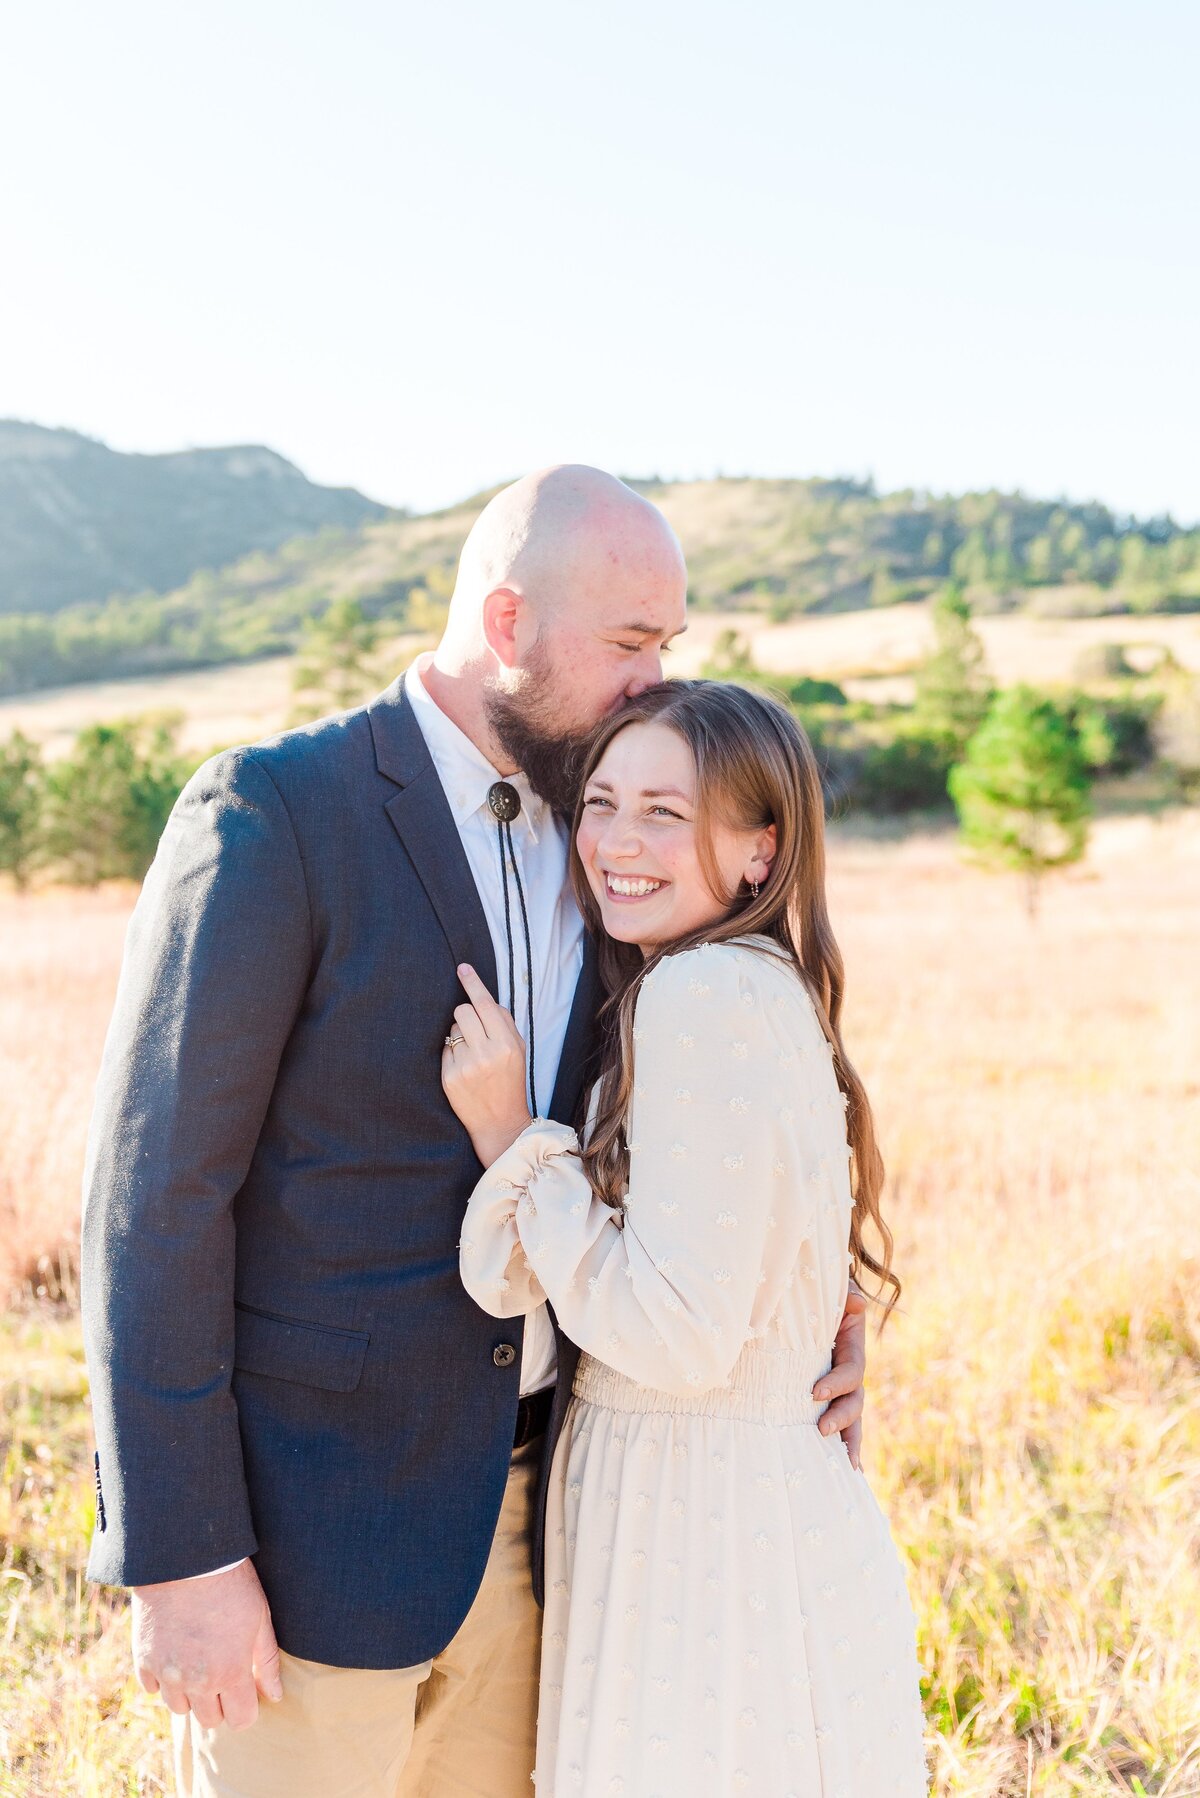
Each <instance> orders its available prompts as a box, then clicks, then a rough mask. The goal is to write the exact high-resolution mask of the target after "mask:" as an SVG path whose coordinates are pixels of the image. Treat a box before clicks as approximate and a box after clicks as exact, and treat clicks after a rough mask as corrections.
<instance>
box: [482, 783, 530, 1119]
mask: <svg viewBox="0 0 1200 1798" xmlns="http://www.w3.org/2000/svg"><path fill="white" fill-rule="evenodd" d="M488 808H489V810H490V811H491V814H492V816H493V817H494V818H495V820H496V826H497V834H498V836H499V838H500V876H501V881H502V884H503V887H504V935H505V939H506V941H507V943H508V995H509V997H508V1003H509V1010H510V1011H511V1012H512V1014H513V1016H514V1017H515V1016H516V1011H517V993H516V965H515V957H514V950H513V933H512V908H511V906H510V904H509V898H508V864H509V862H510V861H511V863H512V871H513V878H514V880H515V881H516V883H517V899H518V901H519V903H520V906H521V928H522V931H523V933H524V937H525V972H526V976H527V986H528V1007H527V1016H528V1029H529V1037H528V1041H529V1113H530V1116H531V1117H537V1116H538V1108H537V1076H536V1073H535V1071H534V1053H533V942H532V940H531V938H530V934H529V913H528V910H527V909H526V905H525V888H524V886H523V885H522V883H521V870H520V868H519V866H518V865H517V850H516V845H515V844H514V842H513V834H512V826H513V819H514V818H516V817H517V816H519V814H520V810H521V796H520V794H519V793H518V792H517V789H516V788H515V787H514V786H512V785H510V783H509V782H508V781H506V780H498V781H496V782H495V783H494V784H493V785H492V786H490V787H489V788H488ZM506 849H507V854H506V853H505V851H506Z"/></svg>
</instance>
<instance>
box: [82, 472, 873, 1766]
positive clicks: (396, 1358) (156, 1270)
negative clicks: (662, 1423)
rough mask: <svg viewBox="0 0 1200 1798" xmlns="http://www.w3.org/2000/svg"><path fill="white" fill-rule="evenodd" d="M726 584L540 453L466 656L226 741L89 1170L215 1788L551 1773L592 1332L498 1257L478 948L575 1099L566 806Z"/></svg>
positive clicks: (622, 498) (134, 1478)
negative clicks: (489, 1257)
mask: <svg viewBox="0 0 1200 1798" xmlns="http://www.w3.org/2000/svg"><path fill="white" fill-rule="evenodd" d="M685 594H686V574H685V569H684V564H683V558H682V555H681V553H680V550H679V546H678V544H677V542H676V540H675V538H674V535H673V534H672V532H671V530H670V528H669V526H668V525H667V523H666V520H665V519H664V518H663V517H662V515H661V513H659V512H658V511H657V510H656V508H655V507H653V506H652V505H650V504H648V503H647V502H646V501H645V500H643V499H641V498H640V497H639V496H638V495H637V494H635V493H633V492H632V491H631V490H630V489H629V488H627V487H625V486H623V485H622V484H621V483H620V482H619V481H616V480H614V479H612V477H610V476H608V475H604V474H601V473H599V472H598V471H596V470H594V469H587V468H581V467H561V468H555V469H550V470H547V471H544V472H543V473H541V474H538V475H533V476H530V477H528V478H527V479H525V480H522V481H519V482H517V483H516V484H515V485H514V486H512V487H510V488H508V489H506V490H505V491H504V492H502V493H500V494H499V495H497V497H496V498H495V499H494V500H492V502H491V503H490V504H489V505H488V507H487V508H486V509H485V510H484V512H483V514H482V515H481V517H480V518H479V520H478V522H477V523H476V525H475V527H474V529H473V530H472V532H471V534H470V536H469V538H468V540H467V543H466V546H465V548H464V551H463V556H462V561H461V565H460V568H459V574H458V580H457V583H456V586H455V591H454V597H453V600H452V603H451V607H450V616H449V620H448V624H447V629H446V633H445V636H444V638H443V640H442V642H441V644H440V645H439V647H438V649H437V651H436V653H435V654H434V656H433V657H432V658H428V657H427V658H423V659H422V661H421V662H420V663H419V664H418V665H417V666H416V667H414V668H413V669H410V670H409V672H408V674H407V675H406V676H405V677H404V678H403V679H402V680H401V681H398V682H397V683H395V685H393V686H392V687H391V688H389V689H388V690H387V691H386V692H385V693H384V694H382V695H381V696H380V698H379V699H377V700H376V701H374V702H373V703H372V704H371V705H369V706H367V707H364V708H363V709H361V710H359V711H355V712H351V713H348V714H345V715H343V716H340V717H336V718H332V719H327V720H325V721H323V722H321V723H319V724H317V725H314V726H312V727H310V728H308V729H306V730H302V731H294V732H290V733H288V734H287V735H285V736H283V737H280V738H276V739H274V740H273V741H271V742H268V743H264V744H259V745H257V746H256V747H254V748H251V749H240V750H233V751H230V752H229V753H227V754H225V755H222V756H218V757H217V758H216V759H215V760H214V761H212V762H210V763H208V764H207V765H206V766H205V767H204V768H202V769H201V770H200V771H199V773H198V774H197V775H196V776H195V777H194V779H193V780H192V781H191V782H190V784H189V786H188V788H187V789H186V791H185V792H184V794H183V795H182V796H181V798H180V801H179V804H178V805H177V807H176V809H175V812H174V814H173V815H172V818H171V821H170V823H169V825H168V827H167V830H166V832H165V834H164V837H163V842H162V845H161V848H160V850H159V854H158V857H157V859H156V861H155V865H154V867H153V869H152V870H151V872H150V875H149V876H148V878H147V881H146V886H145V889H144V891H143V894H142V897H141V899H140V901H139V904H138V907H137V910H136V912H135V914H134V919H133V922H132V924H131V927H130V935H129V942H128V947H127V952H126V959H125V966H124V969H123V971H122V977H121V984H120V988H119V991H118V996H117V1004H116V1010H115V1013H114V1018H113V1023H112V1027H111V1029H110V1033H109V1039H108V1043H107V1046H106V1049H105V1055H104V1063H103V1067H102V1070H101V1076H100V1083H99V1089H98V1094H97V1103H96V1113H95V1118H94V1121H93V1128H92V1134H91V1140H90V1147H89V1156H88V1167H87V1173H86V1198H85V1217H84V1282H85V1283H84V1320H85V1328H86V1332H87V1342H88V1359H89V1365H90V1368H91V1374H92V1384H93V1402H94V1409H95V1419H96V1438H97V1443H98V1453H97V1461H96V1477H97V1530H96V1536H95V1542H94V1546H93V1552H92V1558H91V1563H90V1569H89V1571H90V1573H91V1575H92V1577H94V1578H96V1579H99V1580H104V1581H107V1582H110V1583H116V1584H123V1585H128V1586H131V1587H132V1588H133V1590H134V1598H133V1612H134V1650H135V1658H136V1663H137V1668H138V1672H139V1676H140V1678H141V1679H142V1682H143V1684H144V1685H146V1686H147V1687H148V1689H150V1690H151V1691H161V1693H162V1695H163V1697H164V1699H165V1700H166V1702H167V1704H168V1705H169V1706H170V1708H171V1710H172V1711H173V1712H175V1713H176V1724H175V1734H176V1769H177V1777H178V1781H179V1787H180V1790H181V1792H183V1793H185V1794H195V1795H196V1798H216V1795H217V1794H220V1795H221V1798H273V1795H275V1794H279V1795H280V1798H282V1795H283V1794H286V1795H287V1798H309V1795H310V1794H311V1798H317V1795H318V1794H319V1795H320V1798H415V1795H418V1794H419V1795H421V1798H453V1795H460V1794H464V1795H465V1794H467V1793H471V1794H477V1795H481V1798H507V1795H508V1794H512V1795H514V1798H515V1795H516V1794H518V1793H520V1794H524V1793H526V1792H527V1791H528V1789H529V1774H530V1769H531V1767H532V1764H533V1737H534V1720H535V1719H534V1712H535V1705H536V1675H537V1655H538V1633H539V1613H538V1610H537V1606H536V1602H535V1598H534V1588H535V1587H536V1586H537V1584H538V1583H539V1582H540V1577H541V1573H540V1569H541V1551H540V1542H539V1540H538V1537H537V1532H538V1530H539V1529H540V1516H541V1495H542V1493H544V1480H545V1476H546V1474H547V1472H548V1467H549V1459H550V1452H551V1450H552V1447H553V1443H554V1439H555V1435H556V1432H557V1430H558V1428H559V1426H560V1424H561V1421H562V1417H563V1414H564V1412H565V1409H566V1404H567V1401H568V1398H569V1391H570V1381H571V1373H572V1370H573V1366H574V1359H575V1357H574V1351H573V1350H572V1349H571V1346H570V1345H569V1344H568V1343H566V1342H565V1340H564V1339H563V1338H562V1337H561V1335H560V1334H558V1332H557V1329H556V1326H554V1324H553V1320H552V1319H551V1318H550V1317H549V1316H548V1315H547V1314H546V1313H544V1312H543V1313H542V1314H541V1315H540V1316H536V1317H534V1318H532V1319H530V1320H529V1325H528V1328H527V1333H526V1335H525V1337H524V1339H523V1340H522V1338H521V1336H520V1335H519V1334H517V1333H516V1332H515V1331H514V1330H513V1328H512V1326H511V1325H500V1324H498V1323H497V1322H496V1321H495V1320H494V1319H492V1318H490V1317H488V1316H486V1315H485V1314H484V1313H483V1312H481V1311H480V1310H478V1308H477V1307H476V1306H475V1305H474V1304H473V1303H472V1302H471V1301H470V1300H469V1299H468V1298H467V1296H466V1293H465V1292H464V1290H463V1288H462V1285H461V1282H460V1280H459V1277H458V1256H457V1242H458V1234H459V1225H460V1221H461V1217H462V1212H463V1209H464V1206H465V1202H466V1198H467V1196H468V1194H469V1193H470V1191H471V1189H472V1187H473V1186H474V1184H475V1181H476V1180H477V1178H478V1174H479V1165H478V1163H477V1162H476V1161H475V1159H474V1156H473V1154H472V1151H471V1148H470V1144H469V1141H468V1139H467V1136H466V1133H465V1131H463V1130H462V1128H461V1127H460V1125H459V1124H458V1122H457V1120H456V1119H455V1117H454V1115H453V1113H452V1112H451V1110H450V1108H449V1106H448V1105H447V1104H446V1103H445V1101H444V1098H443V1095H442V1091H441V1082H440V1066H441V1053H442V1048H443V1044H444V1042H445V1040H446V1037H447V1034H448V1032H450V1030H451V1029H452V1019H453V1012H454V1008H455V1006H456V1005H457V1004H458V1003H460V1002H461V1000H462V992H461V989H460V988H459V985H458V981H457V976H456V973H455V969H456V967H457V965H458V964H460V963H462V962H471V963H472V964H473V965H474V966H475V967H476V968H477V969H478V970H479V971H480V973H481V974H482V975H483V977H484V978H485V979H486V980H487V982H488V984H489V985H490V986H491V988H492V990H493V991H494V992H498V993H499V994H500V996H501V997H502V998H503V1000H504V1002H505V1003H507V1004H511V1005H512V1006H513V1009H514V1012H515V1015H516V1016H517V1017H518V1019H519V1020H524V1021H527V1020H528V1019H529V1018H530V1016H531V1017H532V1023H533V1026H534V1029H533V1032H532V1037H531V1045H533V1046H535V1053H532V1054H531V1057H530V1061H531V1067H530V1077H531V1084H532V1085H533V1087H534V1089H535V1095H536V1102H537V1105H538V1106H539V1107H540V1108H542V1109H544V1110H545V1111H546V1112H547V1113H548V1114H549V1115H551V1116H554V1117H558V1118H560V1119H569V1118H570V1117H571V1116H572V1114H573V1113H574V1110H575V1106H576V1103H577V1101H578V1098H579V1093H580V1088H581V1084H582V1081H583V1078H584V1070H585V1063H586V1058H587V1053H588V1048H589V1042H590V1038H591V1034H592V1030H593V1026H594V1021H595V1015H596V1009H597V1004H598V999H599V992H598V985H597V979H596V970H595V959H594V955H593V954H592V953H591V951H590V948H589V946H588V945H587V944H585V942H584V940H583V933H582V924H581V920H580V918H579V915H578V913H577V911H576V909H575V907H574V904H573V901H572V899H571V896H570V893H569V890H568V888H567V885H566V867H567V836H566V830H565V826H564V823H563V821H562V813H563V812H564V811H565V810H566V809H567V807H568V805H569V803H570V799H571V789H572V778H573V770H574V767H575V765H576V761H577V755H578V751H579V749H580V746H581V744H582V741H583V739H584V738H585V736H586V733H587V731H588V730H589V729H590V727H591V726H592V725H594V724H595V723H596V721H597V720H598V719H599V718H600V717H602V716H603V715H604V714H605V713H606V712H608V711H609V710H610V709H612V708H613V707H614V706H617V705H619V704H620V703H621V701H622V700H623V699H624V698H625V697H626V696H627V695H630V694H634V693H637V692H638V691H640V690H641V689H642V688H643V687H645V686H647V685H648V684H650V683H652V682H655V681H657V680H659V679H660V678H661V672H662V666H661V655H662V652H663V651H664V649H666V648H667V647H668V645H669V644H670V642H671V640H672V638H674V637H675V636H677V635H678V633H679V632H680V631H681V630H683V629H684V628H685ZM500 778H503V779H506V780H507V781H508V783H509V788H510V789H511V793H515V796H516V800H517V801H519V811H518V812H517V813H516V815H515V816H512V817H510V819H509V823H508V826H507V827H504V826H503V825H502V822H501V817H502V815H506V814H507V813H509V812H511V811H513V810H514V809H515V801H514V802H512V803H509V800H510V799H511V794H510V795H508V796H505V795H501V802H500V803H499V805H497V796H496V792H495V787H496V782H497V780H498V779H500ZM505 828H507V830H508V831H510V832H511V843H510V844H509V843H508V842H507V840H506V836H505V834H504V832H505ZM502 843H504V844H505V847H504V848H502V847H501V845H502ZM510 881H511V885H510ZM526 926H527V933H526V928H525V927H526ZM530 992H532V1011H530V1004H529V996H530ZM861 1338H862V1324H861V1318H860V1317H858V1316H857V1315H854V1314H848V1317H847V1320H846V1323H845V1325H844V1327H843V1333H842V1340H841V1343H840V1346H839V1353H838V1362H837V1365H836V1366H835V1369H834V1372H833V1374H832V1375H831V1376H827V1380H826V1382H823V1383H822V1384H823V1385H825V1384H830V1385H831V1387H832V1390H833V1391H834V1393H835V1394H836V1393H841V1394H843V1395H844V1396H843V1401H842V1404H841V1407H840V1409H839V1407H836V1406H835V1407H834V1408H833V1409H832V1410H831V1411H830V1412H828V1413H827V1415H826V1420H825V1427H826V1428H827V1429H833V1428H838V1427H843V1428H845V1429H847V1430H848V1432H849V1440H850V1447H851V1452H852V1454H854V1453H856V1452H857V1443H856V1432H857V1417H858V1413H859V1411H860V1409H861V1397H860V1393H859V1388H860V1385H861V1362H862V1341H861ZM556 1364H557V1383H555V1369H556ZM551 1389H553V1391H552V1392H551ZM539 1472H540V1474H541V1476H542V1482H541V1490H540V1491H539V1490H538V1480H539ZM531 1537H532V1538H533V1547H532V1555H533V1562H532V1568H533V1571H532V1580H531V1568H530V1552H531V1548H530V1544H531ZM281 1650H282V1652H281ZM259 1694H262V1695H263V1696H264V1697H266V1698H268V1699H270V1700H272V1701H273V1703H271V1704H270V1705H268V1706H267V1707H266V1708H265V1709H264V1710H263V1711H262V1713H261V1715H260V1714H259V1707H258V1695H259ZM252 1723H253V1724H255V1727H254V1728H252V1729H251V1728H248V1727H247V1726H248V1725H250V1724H252Z"/></svg>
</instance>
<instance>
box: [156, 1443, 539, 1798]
mask: <svg viewBox="0 0 1200 1798" xmlns="http://www.w3.org/2000/svg"><path fill="white" fill-rule="evenodd" d="M541 1448H542V1444H541V1443H540V1442H534V1443H530V1444H529V1445H528V1447H527V1448H524V1449H520V1450H518V1451H517V1453H516V1454H515V1455H514V1456H513V1461H512V1467H511V1468H510V1470H509V1476H508V1485H507V1488H506V1491H505V1496H504V1508H503V1510H502V1511H501V1513H500V1521H499V1523H498V1524H497V1526H496V1535H495V1539H494V1541H493V1543H492V1549H491V1554H490V1555H489V1557H488V1564H487V1571H486V1572H485V1574H484V1576H483V1584H482V1585H481V1587H480V1588H479V1592H478V1594H477V1595H476V1598H475V1602H474V1604H473V1605H472V1606H471V1609H470V1611H469V1612H468V1613H467V1616H466V1618H465V1620H464V1622H463V1625H462V1627H461V1629H460V1630H459V1632H458V1634H457V1635H456V1636H455V1637H454V1640H453V1641H452V1642H451V1643H450V1645H449V1646H448V1647H447V1648H446V1649H445V1650H444V1652H443V1653H442V1654H440V1655H438V1656H437V1658H436V1659H435V1660H432V1661H425V1662H424V1663H423V1664H422V1665H421V1666H419V1667H402V1668H398V1669H397V1670H396V1671H394V1672H392V1671H385V1672H375V1671H371V1670H365V1671H364V1670H363V1669H360V1668H355V1667H324V1666H321V1665H320V1664H319V1663H318V1662H316V1661H302V1660H298V1659H297V1658H296V1657H295V1656H294V1655H289V1654H284V1655H281V1657H280V1658H281V1662H282V1669H283V1699H282V1702H281V1703H279V1704H266V1703H264V1704H262V1706H261V1708H260V1710H259V1716H258V1722H257V1723H255V1724H254V1725H253V1726H252V1727H251V1728H250V1729H246V1730H240V1731H237V1732H235V1731H233V1730H231V1729H227V1728H226V1727H225V1725H224V1724H222V1725H221V1727H220V1728H219V1729H203V1728H201V1726H200V1725H199V1724H198V1723H197V1722H196V1719H195V1718H194V1717H193V1716H191V1715H189V1716H186V1717H176V1718H175V1719H174V1735H175V1776H176V1780H177V1782H178V1790H179V1794H180V1798H530V1794H531V1792H532V1787H531V1785H530V1778H531V1776H532V1773H533V1761H534V1746H535V1736H536V1722H537V1680H538V1655H539V1650H540V1644H541V1629H542V1614H541V1611H540V1610H539V1609H538V1607H537V1605H536V1604H535V1602H534V1598H533V1591H532V1588H531V1586H530V1563H529V1545H530V1524H531V1519H532V1513H533V1494H534V1486H535V1484H536V1480H537V1469H538V1460H539V1455H540V1450H541Z"/></svg>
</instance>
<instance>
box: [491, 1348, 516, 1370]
mask: <svg viewBox="0 0 1200 1798" xmlns="http://www.w3.org/2000/svg"><path fill="white" fill-rule="evenodd" d="M516 1358H517V1351H516V1349H515V1348H514V1347H513V1345H512V1343H511V1342H498V1343H497V1344H496V1346H495V1348H494V1349H493V1350H492V1360H493V1361H494V1362H495V1363H496V1366H497V1367H511V1366H512V1364H513V1362H514V1361H515V1360H516Z"/></svg>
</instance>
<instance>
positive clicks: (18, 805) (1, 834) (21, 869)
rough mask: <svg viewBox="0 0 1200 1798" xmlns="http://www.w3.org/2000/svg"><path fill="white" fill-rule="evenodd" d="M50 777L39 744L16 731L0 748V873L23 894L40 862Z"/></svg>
mask: <svg viewBox="0 0 1200 1798" xmlns="http://www.w3.org/2000/svg"><path fill="white" fill-rule="evenodd" d="M45 786H46V776H45V770H44V768H43V766H42V754H41V750H40V749H39V748H38V746H37V744H36V743H31V742H30V740H29V738H28V737H26V736H23V735H22V734H21V732H20V731H19V730H17V731H14V732H13V734H12V736H11V737H10V738H9V739H8V742H7V743H4V744H2V745H0V871H2V872H4V873H5V874H11V875H12V877H13V880H14V882H15V883H16V888H17V891H18V892H23V891H24V889H25V886H26V884H27V883H28V880H29V875H30V871H31V869H32V868H33V865H34V863H35V861H36V860H37V855H38V849H39V837H40V831H41V815H42V801H43V798H44V796H45Z"/></svg>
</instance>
